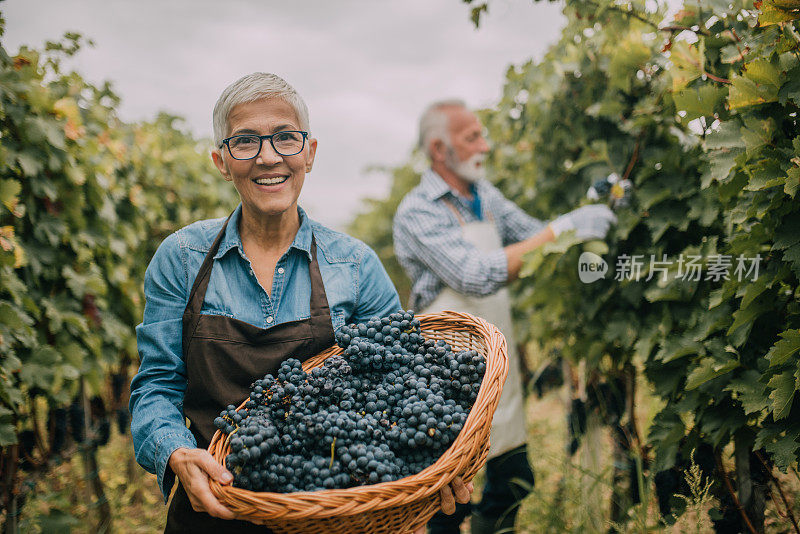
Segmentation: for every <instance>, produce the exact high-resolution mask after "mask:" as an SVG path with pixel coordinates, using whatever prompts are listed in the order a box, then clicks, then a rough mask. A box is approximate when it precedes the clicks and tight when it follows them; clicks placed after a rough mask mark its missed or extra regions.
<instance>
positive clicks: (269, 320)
mask: <svg viewBox="0 0 800 534" xmlns="http://www.w3.org/2000/svg"><path fill="white" fill-rule="evenodd" d="M271 322H272V316H271V315H270V316H269V317H267V324H269V323H271Z"/></svg>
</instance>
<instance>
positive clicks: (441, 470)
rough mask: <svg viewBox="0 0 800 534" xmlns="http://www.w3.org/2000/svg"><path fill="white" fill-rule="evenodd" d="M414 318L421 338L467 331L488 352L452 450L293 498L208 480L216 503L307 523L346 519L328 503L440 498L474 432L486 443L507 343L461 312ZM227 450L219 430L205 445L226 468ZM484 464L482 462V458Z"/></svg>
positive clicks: (312, 362)
mask: <svg viewBox="0 0 800 534" xmlns="http://www.w3.org/2000/svg"><path fill="white" fill-rule="evenodd" d="M415 318H417V319H419V320H420V323H421V329H422V331H423V334H424V332H425V331H437V330H438V331H441V330H453V331H456V332H458V331H461V332H463V331H468V332H469V333H470V334H472V335H475V336H476V338H479V339H480V340H481V341H482V342H483V345H484V346H485V347H486V371H485V372H484V377H483V380H482V382H481V388H480V389H479V390H478V397H477V398H476V400H475V402H474V403H473V406H472V408H471V409H470V412H469V414H468V416H467V419H466V421H465V422H464V426H463V428H462V429H461V431H460V432H459V434H458V436H457V437H456V439H455V441H453V443H452V444H451V445H450V447H448V449H447V450H446V451H445V452H444V453H443V454H442V455H441V456H440V457H439V458H438V459H437V460H436V461H435V462H434V463H433V464H431V465H429V466H428V467H426V468H425V469H423V470H422V471H420V472H418V473H415V474H413V475H409V476H407V477H403V478H400V479H397V480H394V481H391V482H379V483H376V484H369V485H364V486H355V487H352V488H342V489H326V490H318V491H299V492H292V493H276V492H257V491H251V490H246V489H243V488H236V487H233V486H230V485H227V486H222V485H220V484H219V483H217V482H216V481H215V480H214V479H210V480H209V485H210V487H211V491H212V492H213V493H214V495H215V496H216V497H217V498H218V499H220V501H221V502H222V504H223V505H224V504H225V503H226V502H229V501H231V500H234V501H239V502H250V503H256V502H262V501H263V502H264V503H265V504H266V503H269V504H270V505H276V506H280V507H282V508H281V512H280V513H276V514H275V516H274V517H275V519H277V520H287V519H290V518H291V517H292V516H298V517H299V516H300V515H302V517H303V518H305V519H308V518H313V517H317V518H325V517H333V516H343V515H346V514H342V513H340V512H339V513H336V512H332V511H331V510H329V507H328V506H326V502H330V501H338V500H341V499H347V498H354V497H356V496H365V495H367V494H372V493H374V494H376V495H379V494H380V495H394V496H393V497H392V498H388V499H385V500H383V501H382V502H381V504H380V505H378V506H377V507H376V508H375V509H380V508H388V507H393V506H398V505H402V504H405V503H408V502H412V501H417V500H421V499H425V498H427V497H431V496H433V495H434V494H438V492H439V491H440V490H441V488H442V487H444V486H445V485H446V484H449V483H450V482H451V481H452V480H453V479H454V478H455V477H456V476H458V474H459V473H464V472H465V468H466V467H467V464H468V460H469V455H468V454H465V452H467V451H470V450H473V449H474V447H473V448H467V451H464V450H462V449H464V448H465V447H467V446H468V445H469V442H470V440H471V439H472V437H473V436H474V433H475V432H477V431H479V430H485V433H486V435H487V438H486V439H487V441H488V432H489V431H488V429H486V428H485V427H486V426H489V427H491V417H492V416H493V415H494V411H495V409H496V407H497V403H498V402H499V398H500V395H501V393H502V386H503V383H504V382H505V378H506V375H507V372H508V357H507V351H506V340H505V337H504V336H503V334H502V333H501V332H500V331H499V329H498V328H497V327H496V326H494V325H493V324H491V323H489V322H487V321H486V320H484V319H482V318H480V317H476V316H474V315H471V314H469V313H465V312H458V311H452V310H446V311H442V312H440V313H430V314H420V315H415ZM438 323H442V324H443V325H444V328H432V327H431V326H430V325H436V324H438ZM337 351H338V352H337ZM341 351H342V349H341V348H340V347H338V345H333V346H331V347H329V348H328V349H326V350H324V351H322V352H320V353H319V354H317V355H315V356H312V357H311V358H309V359H307V360H306V361H305V362H304V363H303V369H304V370H306V371H308V370H309V369H311V368H313V367H316V366H318V365H321V364H322V362H324V361H325V359H327V358H328V357H330V356H332V355H334V354H338V353H341ZM492 381H497V382H498V387H497V390H496V391H493V390H491V388H489V387H484V384H487V385H489V384H491V382H492ZM492 394H493V395H492ZM246 402H247V399H244V400H243V401H242V403H241V404H240V405H239V406H238V408H237V410H239V409H241V408H242V407H244V405H245V403H246ZM487 416H488V417H487ZM487 421H488V422H487ZM468 429H470V430H471V432H468ZM220 442H221V443H220ZM229 448H230V444H225V442H224V439H223V433H222V431H221V430H217V431H216V432H215V433H214V436H213V437H212V439H211V443H210V444H209V446H208V450H209V452H210V453H211V454H212V456H213V457H214V460H215V461H216V462H217V463H219V464H221V465H224V458H225V456H226V454H227V451H228V450H229ZM483 460H485V455H484V458H483ZM469 479H471V476H470V477H469V478H468V479H465V482H467V481H468V480H469ZM420 483H421V487H420V488H418V489H416V490H414V491H412V492H409V489H410V488H413V487H414V486H415V485H419V484H420ZM289 508H291V509H289ZM301 509H302V510H304V511H303V512H302V513H301V512H300V510H301ZM311 509H313V511H311V512H310V513H309V511H310V510H311ZM354 513H359V512H354Z"/></svg>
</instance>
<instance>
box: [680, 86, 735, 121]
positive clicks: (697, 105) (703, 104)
mask: <svg viewBox="0 0 800 534" xmlns="http://www.w3.org/2000/svg"><path fill="white" fill-rule="evenodd" d="M726 96H727V90H726V89H725V88H724V87H717V86H714V85H701V86H699V87H690V88H687V89H684V90H682V91H679V92H677V93H673V95H672V99H673V100H674V101H675V108H676V109H678V110H683V111H685V112H686V117H685V118H686V120H692V119H696V118H697V117H710V116H713V115H714V113H715V112H716V110H717V108H718V106H720V105H721V104H722V103H723V102H724V101H725V97H726Z"/></svg>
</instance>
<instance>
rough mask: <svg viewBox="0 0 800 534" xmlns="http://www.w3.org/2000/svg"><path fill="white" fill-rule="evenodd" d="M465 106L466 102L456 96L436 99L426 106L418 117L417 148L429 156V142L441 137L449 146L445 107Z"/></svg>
mask: <svg viewBox="0 0 800 534" xmlns="http://www.w3.org/2000/svg"><path fill="white" fill-rule="evenodd" d="M452 107H458V108H466V107H467V104H466V103H465V102H464V101H463V100H461V99H458V98H448V99H447V100H437V101H436V102H434V103H433V104H431V105H430V106H428V107H427V108H425V112H424V113H423V114H422V117H420V119H419V148H421V149H422V151H423V152H425V154H426V155H427V156H428V157H430V144H431V141H433V140H434V139H441V140H442V141H444V143H445V144H446V145H447V146H450V132H449V131H448V125H449V120H448V119H449V117H448V116H447V113H445V108H452Z"/></svg>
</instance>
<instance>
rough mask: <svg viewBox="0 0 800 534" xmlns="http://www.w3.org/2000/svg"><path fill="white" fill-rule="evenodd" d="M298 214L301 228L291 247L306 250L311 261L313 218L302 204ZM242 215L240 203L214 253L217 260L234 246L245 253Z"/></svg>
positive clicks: (298, 207)
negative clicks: (240, 233) (240, 226)
mask: <svg viewBox="0 0 800 534" xmlns="http://www.w3.org/2000/svg"><path fill="white" fill-rule="evenodd" d="M297 214H298V215H299V216H300V228H299V229H298V230H297V235H295V236H294V241H292V244H291V245H290V246H289V248H290V249H292V248H294V249H297V250H299V251H301V252H304V253H305V254H306V256H308V260H309V261H311V236H312V231H311V219H309V218H308V216H307V215H306V212H305V211H304V210H303V208H301V207H300V206H297ZM241 217H242V205H241V204H239V205H238V206H237V207H236V209H235V210H234V211H233V214H232V215H231V218H230V220H229V221H228V226H227V227H226V228H225V234H224V235H223V236H222V241H221V242H220V244H219V250H217V253H216V254H215V255H214V259H215V260H217V259H219V258H221V257H222V256H224V255H225V254H227V253H228V251H229V250H231V249H232V248H238V249H239V252H240V253H241V254H242V255H244V248H243V247H242V237H241V236H240V235H239V219H241Z"/></svg>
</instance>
